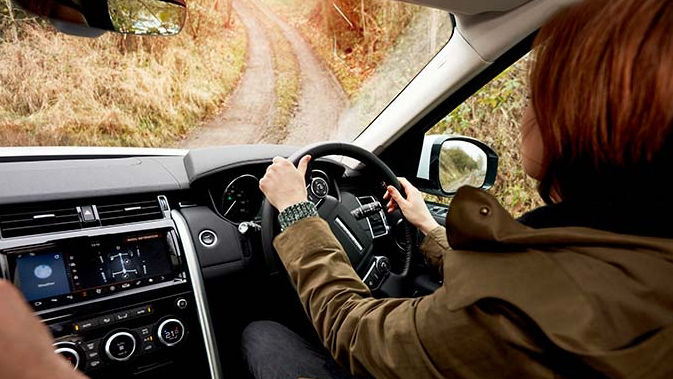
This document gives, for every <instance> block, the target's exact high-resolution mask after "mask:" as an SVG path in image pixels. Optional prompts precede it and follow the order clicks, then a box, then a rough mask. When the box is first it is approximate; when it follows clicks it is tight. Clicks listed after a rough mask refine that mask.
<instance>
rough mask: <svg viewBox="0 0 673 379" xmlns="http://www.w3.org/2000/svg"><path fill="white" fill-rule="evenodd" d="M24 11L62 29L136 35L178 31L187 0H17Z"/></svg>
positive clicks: (77, 32)
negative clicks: (78, 0) (80, 0)
mask: <svg viewBox="0 0 673 379" xmlns="http://www.w3.org/2000/svg"><path fill="white" fill-rule="evenodd" d="M15 2H16V3H18V5H19V6H20V7H21V8H23V9H24V10H26V11H28V12H30V13H33V14H35V15H37V16H40V17H45V18H49V19H50V20H51V21H52V23H53V24H54V26H55V27H56V28H57V29H59V30H60V31H62V32H64V33H68V34H74V35H79V36H87V37H96V36H98V35H100V34H102V32H103V31H113V32H118V33H125V34H136V35H159V36H171V35H176V34H178V33H179V32H180V31H181V30H182V28H183V26H184V24H185V20H186V18H187V6H186V3H185V2H184V0H143V1H138V0H85V1H82V2H73V1H69V0H53V1H49V2H43V1H40V0H15Z"/></svg>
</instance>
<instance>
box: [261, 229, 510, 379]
mask: <svg viewBox="0 0 673 379" xmlns="http://www.w3.org/2000/svg"><path fill="white" fill-rule="evenodd" d="M274 245H275V247H276V250H277V251H278V254H279V256H280V258H281V260H282V261H283V263H284V265H285V267H286V268H287V271H288V273H289V275H290V277H291V279H292V281H293V283H294V284H295V286H296V289H297V292H298V293H299V297H300V299H301V302H302V304H303V306H304V309H305V310H306V312H307V314H308V316H309V318H310V319H311V321H312V323H313V325H314V327H315V329H316V331H317V332H318V335H319V336H320V338H321V340H322V341H323V344H324V345H325V346H326V347H327V349H328V350H329V351H330V353H331V354H332V356H333V357H334V358H335V359H336V360H337V361H338V362H340V363H341V364H343V365H344V366H346V367H348V368H350V371H351V372H352V373H353V374H356V375H366V374H369V375H372V376H374V377H386V378H395V377H418V378H425V377H447V376H457V375H458V376H463V375H475V372H474V371H472V370H474V368H475V367H476V366H475V365H473V363H474V362H479V365H478V366H479V373H480V375H481V374H484V373H489V372H490V373H492V374H493V375H494V376H501V375H502V371H501V370H502V367H503V365H504V364H505V362H504V361H503V360H505V359H507V357H506V355H503V354H502V351H501V347H500V346H501V344H500V343H499V342H498V339H496V338H494V337H493V334H492V333H490V332H489V331H488V328H484V327H483V325H485V324H488V322H490V321H493V320H492V318H491V316H489V314H488V313H487V312H483V311H481V310H479V309H478V308H473V309H470V308H461V309H457V310H455V309H450V307H449V306H448V305H447V304H448V302H447V301H446V297H447V294H446V291H445V288H444V287H442V288H440V289H439V290H437V291H436V292H435V293H434V294H432V295H429V296H425V297H420V298H413V299H398V298H387V299H376V298H373V297H372V296H371V294H370V292H369V289H368V288H367V286H365V284H364V283H363V282H362V281H361V280H360V278H359V277H358V276H357V274H356V273H355V271H354V270H353V269H352V267H351V265H350V263H349V261H348V258H347V256H346V253H345V252H344V251H343V249H342V247H341V245H340V244H339V241H338V240H337V239H336V238H335V237H334V235H333V234H332V232H331V230H330V229H329V226H328V225H327V223H326V222H325V221H324V220H322V219H320V218H318V217H312V218H307V219H305V220H302V221H299V222H297V223H295V224H294V225H292V226H290V227H289V228H287V229H286V230H285V232H283V233H281V234H280V235H279V236H278V237H276V239H275V241H274ZM484 318H485V319H484ZM489 320H490V321H489ZM496 323H497V324H498V328H502V327H503V326H504V327H505V329H504V330H507V329H506V325H503V324H502V323H499V322H496Z"/></svg>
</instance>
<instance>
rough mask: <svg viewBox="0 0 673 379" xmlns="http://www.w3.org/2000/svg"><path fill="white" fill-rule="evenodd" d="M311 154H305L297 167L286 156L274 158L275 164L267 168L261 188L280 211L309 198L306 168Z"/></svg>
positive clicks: (260, 182)
mask: <svg viewBox="0 0 673 379" xmlns="http://www.w3.org/2000/svg"><path fill="white" fill-rule="evenodd" d="M310 161H311V156H309V155H305V156H304V157H303V158H302V159H301V160H300V161H299V165H298V166H297V167H296V168H295V167H294V165H293V164H292V163H291V162H290V161H288V160H287V159H285V158H281V157H275V158H273V164H272V165H271V166H269V167H268V168H267V169H266V174H264V177H263V178H262V179H261V180H260V181H259V188H260V189H261V190H262V192H263V193H264V195H265V196H266V199H267V200H269V202H270V203H271V205H273V206H274V207H275V208H276V209H278V212H282V211H283V210H284V209H285V208H287V207H289V206H291V205H294V204H297V203H301V202H302V201H306V200H307V198H308V197H307V196H308V195H307V193H306V179H305V178H304V177H305V175H306V168H307V167H308V163H309V162H310Z"/></svg>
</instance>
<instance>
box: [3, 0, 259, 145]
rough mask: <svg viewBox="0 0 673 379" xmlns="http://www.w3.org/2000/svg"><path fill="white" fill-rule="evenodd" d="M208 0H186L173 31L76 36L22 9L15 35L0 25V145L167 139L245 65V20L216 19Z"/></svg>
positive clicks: (210, 108)
mask: <svg viewBox="0 0 673 379" xmlns="http://www.w3.org/2000/svg"><path fill="white" fill-rule="evenodd" d="M209 2H210V0H197V1H193V2H191V3H190V14H189V20H188V24H187V25H186V27H185V30H183V32H182V33H181V34H180V35H179V36H177V37H169V38H159V37H135V36H122V35H118V34H113V33H108V34H106V35H104V36H102V37H99V38H97V39H93V40H92V39H83V38H78V37H72V36H67V35H64V34H60V33H57V32H56V31H54V30H53V29H52V28H51V27H50V26H48V25H45V23H43V22H39V21H35V20H30V19H28V20H22V21H17V24H16V25H15V26H16V30H17V31H18V37H17V38H14V37H13V36H12V35H11V34H10V33H7V32H6V31H5V32H4V33H3V32H0V38H3V39H2V40H1V41H0V145H2V146H25V145H81V146H160V147H163V146H171V145H174V144H176V143H177V141H180V140H181V139H182V138H183V137H184V136H185V135H186V134H187V133H188V132H189V131H190V130H191V129H192V128H194V127H195V125H198V124H199V122H200V121H201V120H203V119H205V118H208V117H210V116H211V115H212V114H214V113H215V112H216V111H217V110H218V109H220V107H221V106H222V104H223V102H224V101H225V100H226V98H227V96H228V95H229V93H230V92H231V91H232V90H233V89H234V88H235V86H236V84H237V81H238V79H239V77H240V74H241V72H242V70H243V69H244V66H245V52H246V48H247V40H246V35H245V30H244V29H243V27H242V25H241V24H240V22H236V21H235V22H234V23H233V25H232V26H230V27H229V28H227V27H225V25H224V17H220V16H221V15H219V14H218V12H216V11H215V8H214V7H212V6H211V5H212V4H210V3H209ZM13 29H14V28H12V30H13Z"/></svg>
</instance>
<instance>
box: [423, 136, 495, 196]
mask: <svg viewBox="0 0 673 379" xmlns="http://www.w3.org/2000/svg"><path fill="white" fill-rule="evenodd" d="M421 154H422V157H421V160H420V163H419V167H418V173H417V176H418V178H419V179H421V180H422V183H423V184H424V185H422V187H423V189H424V190H425V191H426V192H429V193H434V194H436V195H442V196H445V195H453V194H455V193H456V191H458V189H459V188H460V187H462V186H466V185H467V186H472V187H477V188H482V189H489V188H491V187H492V186H493V183H494V182H495V177H496V174H497V170H498V155H497V154H496V153H495V152H494V151H493V149H491V148H490V147H488V146H487V145H486V144H484V143H482V142H480V141H478V140H475V139H473V138H469V137H463V136H442V135H440V136H438V135H432V136H426V137H425V141H424V144H423V151H422V153H421Z"/></svg>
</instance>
